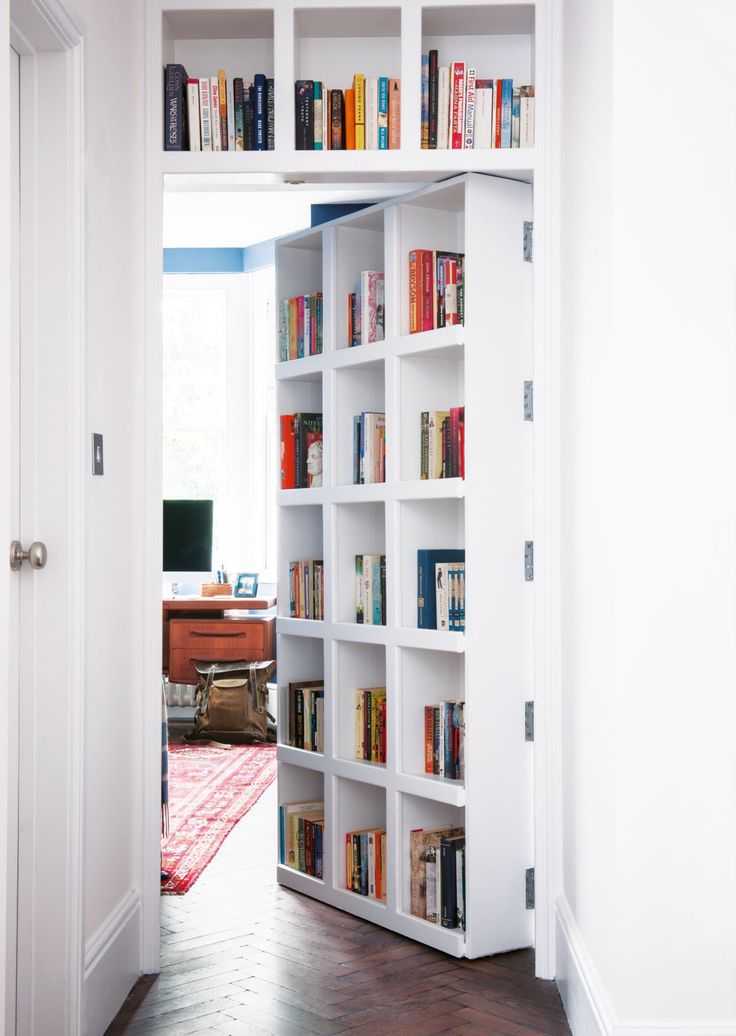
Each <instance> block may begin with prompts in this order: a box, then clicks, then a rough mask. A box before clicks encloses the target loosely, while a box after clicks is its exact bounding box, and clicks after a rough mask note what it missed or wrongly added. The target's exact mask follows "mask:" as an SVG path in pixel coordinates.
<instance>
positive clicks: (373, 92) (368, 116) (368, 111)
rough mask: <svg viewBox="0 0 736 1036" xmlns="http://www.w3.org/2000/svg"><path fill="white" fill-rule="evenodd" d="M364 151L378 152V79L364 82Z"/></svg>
mask: <svg viewBox="0 0 736 1036" xmlns="http://www.w3.org/2000/svg"><path fill="white" fill-rule="evenodd" d="M365 149H366V151H377V150H378V79H376V78H374V77H372V76H371V77H370V78H368V79H366V81H365Z"/></svg>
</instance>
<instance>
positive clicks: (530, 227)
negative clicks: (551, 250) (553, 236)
mask: <svg viewBox="0 0 736 1036" xmlns="http://www.w3.org/2000/svg"><path fill="white" fill-rule="evenodd" d="M524 262H525V263H533V262H534V223H533V221H532V220H530V219H525V220H524Z"/></svg>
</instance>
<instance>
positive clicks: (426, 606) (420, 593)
mask: <svg viewBox="0 0 736 1036" xmlns="http://www.w3.org/2000/svg"><path fill="white" fill-rule="evenodd" d="M451 561H462V562H464V561H465V551H464V550H463V549H452V548H450V549H446V550H441V549H437V550H426V549H420V550H418V551H417V626H418V628H419V629H429V630H433V629H437V595H436V570H435V566H436V565H437V563H438V562H451Z"/></svg>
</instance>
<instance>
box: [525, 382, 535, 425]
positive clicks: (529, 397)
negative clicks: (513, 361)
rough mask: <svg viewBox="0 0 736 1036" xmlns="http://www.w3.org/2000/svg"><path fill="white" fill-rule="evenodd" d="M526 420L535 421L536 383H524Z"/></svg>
mask: <svg viewBox="0 0 736 1036" xmlns="http://www.w3.org/2000/svg"><path fill="white" fill-rule="evenodd" d="M524 420H525V421H533V420H534V382H533V381H525V382H524Z"/></svg>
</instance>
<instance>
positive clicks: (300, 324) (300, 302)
mask: <svg viewBox="0 0 736 1036" xmlns="http://www.w3.org/2000/svg"><path fill="white" fill-rule="evenodd" d="M296 342H297V353H296V354H297V357H298V358H299V359H301V358H302V357H303V356H304V296H303V295H297V297H296Z"/></svg>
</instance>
